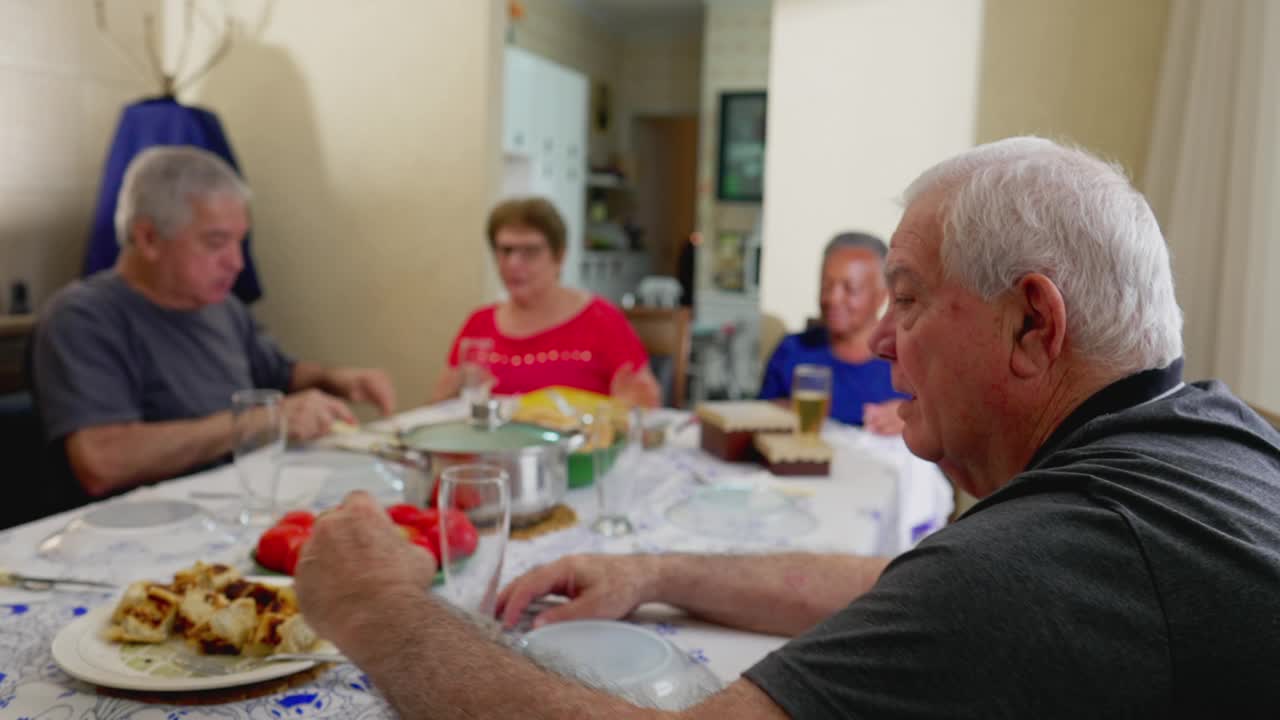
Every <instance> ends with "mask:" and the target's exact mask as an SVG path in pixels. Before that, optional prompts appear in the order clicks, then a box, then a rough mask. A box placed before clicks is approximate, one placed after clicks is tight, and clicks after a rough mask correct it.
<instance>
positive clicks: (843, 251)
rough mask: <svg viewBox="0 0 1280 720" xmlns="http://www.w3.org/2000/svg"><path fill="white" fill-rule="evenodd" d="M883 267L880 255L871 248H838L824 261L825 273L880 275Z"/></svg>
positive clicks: (823, 269)
mask: <svg viewBox="0 0 1280 720" xmlns="http://www.w3.org/2000/svg"><path fill="white" fill-rule="evenodd" d="M883 269H884V264H883V261H882V260H881V259H880V256H879V255H878V254H876V252H875V251H873V250H871V249H869V248H859V247H848V248H836V249H835V250H832V251H831V252H830V253H828V254H827V256H826V258H824V259H823V262H822V273H823V274H824V275H854V274H856V275H859V276H861V275H863V274H874V275H879V274H881V272H882V271H883Z"/></svg>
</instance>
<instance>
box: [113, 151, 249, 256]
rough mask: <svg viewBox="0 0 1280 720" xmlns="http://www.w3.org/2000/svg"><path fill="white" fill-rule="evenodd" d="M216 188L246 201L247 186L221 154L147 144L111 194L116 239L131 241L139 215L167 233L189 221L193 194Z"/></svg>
mask: <svg viewBox="0 0 1280 720" xmlns="http://www.w3.org/2000/svg"><path fill="white" fill-rule="evenodd" d="M222 194H228V195H232V196H234V197H237V198H239V199H240V200H241V201H243V202H244V203H246V204H247V203H248V202H249V197H250V195H249V186H248V185H246V184H245V183H244V181H243V180H241V179H240V176H239V175H237V174H236V171H235V170H233V169H232V168H231V166H230V165H228V164H227V163H226V161H224V160H223V159H222V158H220V157H218V156H217V155H214V154H213V153H211V152H209V151H207V150H201V149H200V148H197V147H191V146H187V145H161V146H156V147H150V148H147V149H146V150H143V151H142V152H140V153H138V155H137V156H136V157H134V159H133V161H132V162H130V163H129V167H128V168H127V169H126V170H125V171H124V181H123V182H122V183H121V184H120V194H119V195H118V196H117V197H116V217H115V221H116V242H117V243H119V244H120V245H122V246H123V245H128V244H129V243H130V242H132V236H133V226H134V224H135V223H137V222H138V220H141V219H143V218H146V219H148V220H150V221H151V222H152V223H154V224H155V226H156V230H157V232H158V233H159V234H160V236H161V237H163V238H171V237H173V234H174V233H175V232H177V231H178V230H179V229H180V228H182V227H183V226H184V225H186V224H187V223H189V222H191V203H192V202H193V201H194V200H196V199H199V198H203V197H208V196H211V195H222Z"/></svg>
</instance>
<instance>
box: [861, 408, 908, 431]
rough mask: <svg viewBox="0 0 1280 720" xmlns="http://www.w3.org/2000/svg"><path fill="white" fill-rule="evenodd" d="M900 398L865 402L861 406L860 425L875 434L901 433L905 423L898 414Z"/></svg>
mask: <svg viewBox="0 0 1280 720" xmlns="http://www.w3.org/2000/svg"><path fill="white" fill-rule="evenodd" d="M901 404H902V401H901V400H889V401H887V402H882V403H867V404H866V405H863V406H862V425H863V427H865V428H866V429H867V430H869V431H870V432H873V433H875V434H876V435H901V434H902V428H903V426H904V425H905V424H906V423H904V422H903V421H902V417H901V416H899V415H898V406H899V405H901Z"/></svg>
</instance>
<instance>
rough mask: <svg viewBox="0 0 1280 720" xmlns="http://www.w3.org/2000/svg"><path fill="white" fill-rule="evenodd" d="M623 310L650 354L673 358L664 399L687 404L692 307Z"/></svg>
mask: <svg viewBox="0 0 1280 720" xmlns="http://www.w3.org/2000/svg"><path fill="white" fill-rule="evenodd" d="M623 312H624V313H626V316H627V321H628V322H630V323H631V327H632V328H634V329H635V331H636V335H639V336H640V342H642V343H644V349H645V352H647V353H649V357H650V358H655V357H668V358H671V386H670V387H668V388H663V394H664V396H665V397H664V398H663V400H664V402H665V403H666V404H668V405H670V406H672V407H684V403H685V397H686V395H685V388H686V384H687V383H688V380H689V354H690V348H691V347H692V345H693V335H692V329H691V328H690V324H691V313H690V311H689V308H687V307H679V308H655V307H634V308H630V309H627V310H623Z"/></svg>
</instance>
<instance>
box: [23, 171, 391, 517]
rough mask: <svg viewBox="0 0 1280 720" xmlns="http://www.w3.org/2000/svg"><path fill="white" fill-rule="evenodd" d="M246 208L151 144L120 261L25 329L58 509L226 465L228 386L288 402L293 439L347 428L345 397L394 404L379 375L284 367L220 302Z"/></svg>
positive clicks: (130, 185)
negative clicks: (32, 336)
mask: <svg viewBox="0 0 1280 720" xmlns="http://www.w3.org/2000/svg"><path fill="white" fill-rule="evenodd" d="M248 200H249V191H248V188H247V187H246V186H245V184H244V183H243V181H241V179H240V178H239V177H238V176H237V175H236V173H235V171H234V170H232V169H231V167H230V166H228V165H227V164H226V163H225V162H223V161H222V160H221V159H220V158H218V157H217V156H215V155H212V154H211V153H208V152H205V151H203V150H200V149H197V148H193V147H158V148H151V149H148V150H145V151H143V152H142V153H141V154H139V155H138V157H137V158H135V159H134V161H133V163H132V164H130V166H129V169H128V170H127V171H126V173H125V177H124V183H123V185H122V187H121V189H120V198H119V202H118V204H117V211H116V236H117V237H118V238H120V243H121V253H120V258H119V260H118V261H117V262H116V265H115V267H114V268H113V269H111V270H106V271H103V272H101V273H98V274H96V275H94V276H93V277H90V278H88V279H87V280H84V281H82V282H77V283H75V284H73V285H71V286H69V287H67V288H65V289H63V290H62V291H61V292H59V293H58V294H57V295H56V296H55V297H54V298H53V299H52V300H51V301H50V303H49V305H48V307H47V308H46V310H45V312H44V313H43V314H42V316H41V318H40V321H39V324H38V329H37V333H36V341H35V349H34V357H33V370H34V373H33V375H34V381H35V390H36V400H37V403H38V405H39V410H40V414H41V418H42V421H43V423H44V427H45V433H46V438H47V439H48V440H49V441H50V442H53V443H57V444H58V446H59V447H60V449H61V452H64V453H65V459H66V461H67V466H69V469H70V471H71V474H73V475H74V477H75V479H76V480H77V481H78V486H79V491H80V494H81V496H80V497H75V495H76V494H77V489H76V488H75V487H74V486H72V487H67V488H61V489H59V492H61V493H63V494H70V495H71V496H72V497H69V498H68V497H60V498H58V499H57V500H56V501H55V502H56V504H57V505H63V506H66V505H70V504H75V503H76V502H79V501H82V500H83V499H85V497H84V496H88V497H99V496H103V495H108V494H111V493H115V492H118V491H121V490H124V489H127V488H130V487H133V486H136V485H139V484H142V483H147V482H152V481H156V480H162V479H166V478H170V477H174V476H176V475H180V474H183V473H185V472H188V471H191V470H193V469H196V468H199V467H202V466H205V465H208V464H210V463H213V462H215V461H218V460H220V459H221V458H224V457H226V456H227V455H228V453H229V452H230V442H231V433H230V428H231V419H230V410H229V408H230V404H231V394H232V393H233V392H234V391H236V390H241V389H245V388H275V389H279V390H281V391H284V392H286V393H288V395H286V397H285V400H284V412H285V417H286V419H287V422H288V428H289V435H290V437H291V438H292V439H295V440H308V439H312V438H315V437H317V436H320V435H323V434H325V433H326V432H328V431H329V428H330V427H331V426H332V424H333V422H334V421H336V420H342V421H347V422H350V421H352V419H353V418H352V415H351V411H350V410H349V409H348V408H347V406H346V404H345V403H344V402H343V400H347V401H351V402H368V403H372V404H374V405H376V406H377V407H378V409H379V410H380V411H382V413H383V414H387V413H390V412H391V411H392V409H393V408H394V406H395V394H394V391H393V389H392V386H391V381H390V379H389V378H388V376H387V374H386V373H385V372H383V371H382V370H373V369H359V368H326V367H321V366H320V365H317V364H314V363H308V362H304V361H298V360H294V359H293V358H291V357H289V356H288V355H286V354H284V353H283V352H281V350H280V349H279V348H278V347H276V345H275V343H274V342H272V341H271V340H270V339H269V338H267V337H266V336H265V335H263V334H262V333H261V332H260V331H259V329H258V328H257V326H256V325H255V323H254V321H253V318H252V317H251V316H250V315H249V312H248V310H247V309H246V308H245V306H244V305H243V304H241V303H240V301H239V300H238V299H236V298H235V297H234V296H233V295H231V287H232V284H233V283H234V282H235V279H236V276H237V275H238V274H239V273H240V270H241V268H242V267H243V265H244V256H243V254H242V250H241V248H242V241H243V239H244V236H245V233H246V232H247V231H248V228H249V211H248ZM50 509H57V508H56V507H52V508H50Z"/></svg>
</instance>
